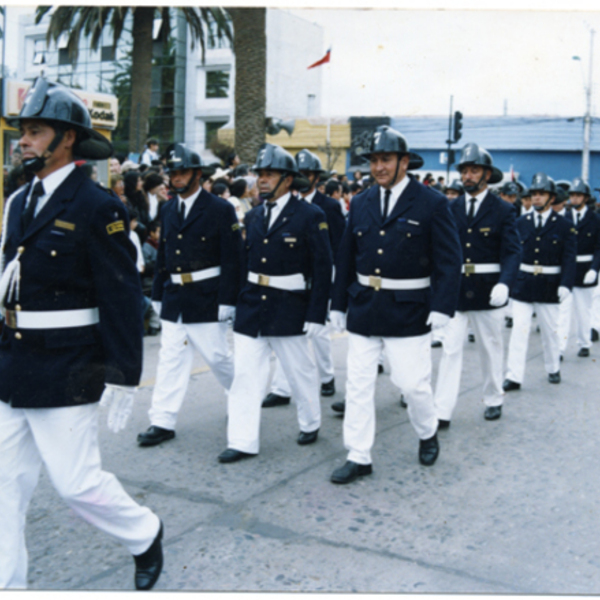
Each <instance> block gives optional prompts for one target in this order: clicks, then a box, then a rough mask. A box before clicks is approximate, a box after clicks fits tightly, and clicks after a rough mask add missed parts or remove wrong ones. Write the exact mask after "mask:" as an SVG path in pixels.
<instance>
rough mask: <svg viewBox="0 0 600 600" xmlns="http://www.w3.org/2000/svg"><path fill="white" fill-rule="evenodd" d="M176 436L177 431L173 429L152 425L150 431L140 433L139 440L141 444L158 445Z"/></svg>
mask: <svg viewBox="0 0 600 600" xmlns="http://www.w3.org/2000/svg"><path fill="white" fill-rule="evenodd" d="M174 437H175V432H174V431H173V430H172V429H163V428H162V427H157V426H156V425H151V426H150V427H149V428H148V431H144V433H139V434H138V436H137V441H138V444H139V445H140V446H158V444H162V443H163V442H166V441H167V440H172V439H173V438H174Z"/></svg>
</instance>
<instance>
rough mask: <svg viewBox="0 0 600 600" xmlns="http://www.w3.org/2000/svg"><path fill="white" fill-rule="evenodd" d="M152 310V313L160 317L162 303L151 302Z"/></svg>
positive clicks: (157, 301)
mask: <svg viewBox="0 0 600 600" xmlns="http://www.w3.org/2000/svg"><path fill="white" fill-rule="evenodd" d="M152 308H153V309H154V312H155V313H156V314H157V315H158V316H159V317H160V311H161V310H162V302H160V301H159V300H152Z"/></svg>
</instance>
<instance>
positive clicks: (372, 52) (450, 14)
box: [284, 4, 600, 116]
mask: <svg viewBox="0 0 600 600" xmlns="http://www.w3.org/2000/svg"><path fill="white" fill-rule="evenodd" d="M547 6H548V4H547ZM284 10H289V11H290V12H292V13H293V14H295V15H298V16H301V17H302V18H304V19H307V20H309V21H311V22H315V23H317V24H319V25H321V26H322V28H323V48H321V49H320V51H321V54H324V52H325V50H326V49H327V48H328V47H331V48H332V52H331V62H330V63H329V65H325V66H322V67H319V69H322V75H321V76H322V85H323V92H322V93H323V98H322V104H321V112H322V114H323V115H324V116H348V115H442V114H444V115H445V114H448V112H449V106H450V96H453V97H454V98H453V104H454V110H461V111H462V112H463V113H464V114H470V115H502V114H504V113H505V111H506V114H508V115H569V116H579V115H582V114H583V113H584V112H585V107H586V95H585V86H587V85H588V79H589V72H588V71H589V64H590V62H589V60H590V32H591V30H592V29H594V30H596V32H597V33H596V34H595V36H594V49H595V52H594V61H593V67H594V68H593V77H592V81H593V86H592V92H593V94H592V107H593V111H592V114H594V115H598V110H597V108H598V109H600V12H598V11H594V12H592V11H581V10H579V11H577V12H574V11H566V10H562V11H533V10H531V11H522V10H521V11H516V10H509V11H507V10H503V11H489V10H488V11H482V10H479V11H476V10H448V9H446V10H409V9H403V10H389V9H387V10H386V9H383V8H380V9H375V10H364V9H363V10H360V9H341V8H340V9H334V10H324V9H323V10H321V9H293V8H287V7H286V8H284ZM318 55H319V50H317V49H316V50H315V55H312V56H311V57H310V58H309V59H308V62H307V66H308V64H310V62H312V61H313V59H314V60H317V58H320V57H319V56H318ZM573 56H580V58H581V60H580V61H575V60H573V59H572V57H573Z"/></svg>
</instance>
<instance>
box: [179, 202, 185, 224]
mask: <svg viewBox="0 0 600 600" xmlns="http://www.w3.org/2000/svg"><path fill="white" fill-rule="evenodd" d="M184 221H185V202H183V200H182V201H181V202H180V203H179V224H180V225H183V222H184Z"/></svg>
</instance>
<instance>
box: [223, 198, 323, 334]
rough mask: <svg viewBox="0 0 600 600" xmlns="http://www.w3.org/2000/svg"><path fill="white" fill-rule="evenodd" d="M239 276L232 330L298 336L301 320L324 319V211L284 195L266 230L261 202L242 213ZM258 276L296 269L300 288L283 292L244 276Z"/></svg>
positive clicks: (279, 273) (273, 274) (302, 324)
mask: <svg viewBox="0 0 600 600" xmlns="http://www.w3.org/2000/svg"><path fill="white" fill-rule="evenodd" d="M245 224H246V245H245V255H244V267H243V269H242V277H243V279H244V283H243V287H242V291H241V293H240V297H239V301H238V304H237V311H236V316H235V326H234V331H236V332H237V333H243V334H244V335H248V336H251V337H258V335H261V336H263V337H267V336H272V337H278V336H292V335H302V329H303V327H304V323H305V322H311V323H321V324H324V323H325V318H326V315H327V304H328V300H329V292H330V288H331V272H332V263H333V260H332V255H331V245H330V243H329V235H328V226H327V221H326V217H325V214H324V213H323V211H322V210H321V209H320V208H319V207H318V206H313V205H312V204H309V203H308V202H305V201H304V200H301V199H299V198H296V197H294V196H290V199H289V200H288V202H287V204H286V205H285V206H284V208H283V210H282V211H281V212H280V213H279V215H278V216H277V219H276V220H275V221H274V222H273V224H272V225H271V227H270V228H269V230H268V231H267V230H266V227H265V208H264V204H263V205H260V206H257V207H255V208H253V209H252V210H250V211H249V212H247V213H246V218H245ZM249 271H252V272H253V273H259V274H263V275H272V276H276V275H292V274H296V273H302V274H303V275H304V278H305V280H306V281H307V284H308V287H307V289H305V290H299V291H287V290H281V289H277V288H275V287H266V286H262V285H258V284H255V283H250V282H248V281H247V277H248V272H249Z"/></svg>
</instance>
